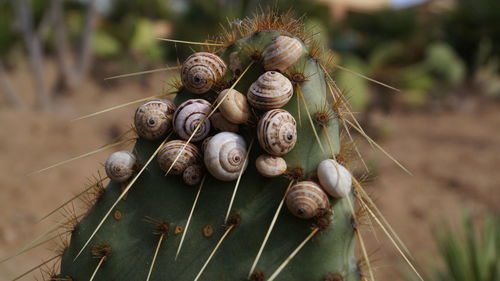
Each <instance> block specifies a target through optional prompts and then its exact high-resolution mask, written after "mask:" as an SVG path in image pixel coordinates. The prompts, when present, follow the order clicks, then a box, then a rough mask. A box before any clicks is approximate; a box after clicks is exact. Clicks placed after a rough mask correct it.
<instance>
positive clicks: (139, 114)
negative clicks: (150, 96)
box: [134, 99, 175, 140]
mask: <svg viewBox="0 0 500 281" xmlns="http://www.w3.org/2000/svg"><path fill="white" fill-rule="evenodd" d="M174 112H175V105H174V104H173V103H172V102H171V101H169V100H164V99H157V100H151V101H147V102H145V103H143V104H142V105H141V106H139V107H138V108H137V110H136V111H135V116H134V124H135V129H136V131H137V134H138V135H139V136H140V137H142V138H145V139H148V140H155V139H159V138H161V137H164V136H166V135H167V134H168V133H169V132H170V130H171V129H172V118H173V115H174Z"/></svg>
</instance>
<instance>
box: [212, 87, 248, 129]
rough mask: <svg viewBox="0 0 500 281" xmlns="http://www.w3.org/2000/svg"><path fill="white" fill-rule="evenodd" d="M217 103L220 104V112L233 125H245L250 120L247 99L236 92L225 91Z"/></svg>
mask: <svg viewBox="0 0 500 281" xmlns="http://www.w3.org/2000/svg"><path fill="white" fill-rule="evenodd" d="M217 103H220V105H219V111H220V112H221V113H222V115H224V117H225V118H226V119H227V120H228V121H229V122H231V123H234V124H243V123H245V122H246V121H247V120H248V118H250V106H249V105H248V102H247V98H246V96H245V95H243V94H242V93H240V92H238V91H236V90H233V89H225V90H224V91H222V92H220V94H219V96H218V97H217Z"/></svg>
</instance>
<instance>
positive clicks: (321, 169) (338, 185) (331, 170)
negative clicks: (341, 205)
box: [317, 159, 352, 198]
mask: <svg viewBox="0 0 500 281" xmlns="http://www.w3.org/2000/svg"><path fill="white" fill-rule="evenodd" d="M317 174H318V178H319V182H320V184H321V187H322V188H323V189H324V190H325V191H326V192H327V193H328V194H330V195H331V196H333V197H335V198H342V197H345V196H347V195H348V194H349V193H350V192H351V188H352V177H351V173H350V172H349V171H348V170H347V169H346V168H345V167H344V166H342V165H341V164H339V163H338V162H337V161H335V160H333V159H325V160H323V161H321V163H319V165H318V169H317Z"/></svg>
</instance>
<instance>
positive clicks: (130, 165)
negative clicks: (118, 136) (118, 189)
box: [104, 150, 136, 182]
mask: <svg viewBox="0 0 500 281" xmlns="http://www.w3.org/2000/svg"><path fill="white" fill-rule="evenodd" d="M135 164H136V157H135V156H134V154H132V153H130V152H128V151H125V150H123V151H117V152H113V153H111V155H109V157H108V159H106V162H105V163H104V168H105V170H106V175H108V177H109V178H110V179H111V180H112V181H116V182H124V181H126V180H128V179H129V178H130V177H131V176H132V174H133V173H134V167H135Z"/></svg>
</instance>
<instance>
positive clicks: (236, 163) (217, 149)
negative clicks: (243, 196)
mask: <svg viewBox="0 0 500 281" xmlns="http://www.w3.org/2000/svg"><path fill="white" fill-rule="evenodd" d="M246 147H247V145H246V142H245V140H244V139H243V137H242V136H240V135H238V134H235V133H231V132H221V133H218V134H216V135H215V136H213V137H212V138H211V139H210V141H208V143H207V146H206V148H205V153H204V160H205V166H206V168H207V170H208V171H209V172H210V174H212V176H214V177H215V178H217V179H219V180H221V181H232V180H235V179H237V178H238V176H239V174H240V171H241V169H243V170H245V169H246V167H247V161H245V156H246V153H247V148H246Z"/></svg>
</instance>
